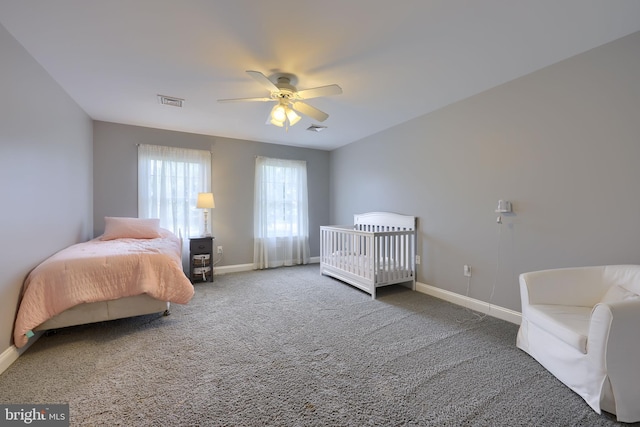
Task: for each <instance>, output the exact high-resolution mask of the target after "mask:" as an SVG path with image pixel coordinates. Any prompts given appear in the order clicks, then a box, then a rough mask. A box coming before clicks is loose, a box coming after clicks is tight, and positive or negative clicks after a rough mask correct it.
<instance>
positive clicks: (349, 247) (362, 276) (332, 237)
mask: <svg viewBox="0 0 640 427" xmlns="http://www.w3.org/2000/svg"><path fill="white" fill-rule="evenodd" d="M353 222H354V225H353V226H322V227H320V273H321V274H324V275H326V276H331V277H334V278H336V279H339V280H341V281H343V282H346V283H348V284H350V285H352V286H355V287H357V288H359V289H361V290H363V291H365V292H367V293H369V294H371V297H372V298H374V299H375V297H376V288H379V287H382V286H388V285H393V284H396V283H410V284H411V289H412V290H415V287H416V273H415V260H416V257H415V246H416V230H415V228H416V217H414V216H408V215H399V214H395V213H390V212H369V213H365V214H357V215H354V216H353Z"/></svg>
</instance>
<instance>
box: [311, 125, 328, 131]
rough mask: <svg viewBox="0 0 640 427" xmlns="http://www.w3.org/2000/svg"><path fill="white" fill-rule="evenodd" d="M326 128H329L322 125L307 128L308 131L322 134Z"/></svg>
mask: <svg viewBox="0 0 640 427" xmlns="http://www.w3.org/2000/svg"><path fill="white" fill-rule="evenodd" d="M326 128H327V127H326V126H322V125H311V126H309V127H308V128H307V130H310V131H311V132H322V131H323V130H325V129H326Z"/></svg>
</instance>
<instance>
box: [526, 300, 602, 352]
mask: <svg viewBox="0 0 640 427" xmlns="http://www.w3.org/2000/svg"><path fill="white" fill-rule="evenodd" d="M528 317H529V321H530V322H531V323H534V324H536V325H537V326H538V327H539V328H542V329H544V330H545V331H546V332H548V333H549V334H551V335H554V336H555V337H556V338H558V339H560V340H562V341H563V342H565V343H567V344H569V345H570V346H571V347H573V348H575V349H576V350H580V351H581V352H582V353H583V354H587V336H588V335H589V321H590V319H591V307H581V306H569V305H555V304H544V305H543V304H536V305H531V306H529V311H528Z"/></svg>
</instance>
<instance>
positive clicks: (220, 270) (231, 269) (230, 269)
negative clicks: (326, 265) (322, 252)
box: [213, 256, 320, 276]
mask: <svg viewBox="0 0 640 427" xmlns="http://www.w3.org/2000/svg"><path fill="white" fill-rule="evenodd" d="M319 263H320V257H319V256H312V257H311V258H309V264H319ZM251 270H253V264H235V265H223V266H222V267H215V268H214V269H213V275H214V276H218V275H221V274H229V273H239V272H241V271H251Z"/></svg>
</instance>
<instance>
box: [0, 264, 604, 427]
mask: <svg viewBox="0 0 640 427" xmlns="http://www.w3.org/2000/svg"><path fill="white" fill-rule="evenodd" d="M466 319H474V316H473V315H472V313H470V312H469V311H467V310H465V309H464V308H461V307H458V306H455V305H452V304H449V303H447V302H443V301H441V300H438V299H435V298H432V297H429V296H427V295H423V294H420V293H417V292H412V291H410V290H408V289H406V288H404V287H401V286H393V287H389V288H384V289H382V290H381V291H380V292H379V297H378V299H377V300H372V299H371V298H370V296H369V295H367V294H365V293H363V292H361V291H359V290H357V289H355V288H353V287H350V286H348V285H346V284H344V283H341V282H338V281H336V280H334V279H331V278H328V277H323V276H321V275H320V274H319V268H318V265H317V264H316V265H311V266H303V267H288V268H281V269H275V270H268V271H260V272H248V273H236V274H229V275H225V276H220V277H217V278H216V281H215V282H214V283H205V284H198V285H196V295H195V297H194V299H193V300H192V301H191V303H189V304H188V305H186V306H173V308H172V314H171V316H169V317H165V318H163V317H159V316H157V315H150V316H142V317H137V318H133V319H125V320H116V321H112V322H104V323H98V324H94V325H85V326H78V327H73V328H66V329H62V330H60V331H58V332H57V333H56V334H55V335H52V336H47V337H42V338H41V339H40V340H39V341H37V342H36V343H35V344H34V345H33V346H32V347H31V348H30V349H29V350H28V351H27V352H25V354H24V355H23V356H21V357H20V358H19V360H18V361H17V362H15V363H14V364H13V365H12V366H11V367H10V368H9V369H8V370H7V371H6V372H4V373H3V374H2V375H1V376H0V402H3V403H31V404H34V403H69V405H70V413H71V424H72V425H106V426H116V425H118V426H120V425H121V426H143V425H157V426H174V425H176V426H177V425H184V426H405V425H406V426H518V425H522V426H610V425H616V423H615V418H613V417H612V416H611V415H597V414H596V413H595V412H593V411H592V410H591V409H590V408H589V407H588V406H587V405H586V403H584V402H583V400H582V399H581V398H579V397H578V396H577V395H576V394H574V393H573V392H572V391H570V390H569V389H567V388H566V387H565V386H563V385H562V384H561V383H560V382H558V381H557V380H556V379H555V378H554V377H553V376H551V375H550V374H549V373H548V372H547V371H545V370H544V369H543V368H542V367H541V366H540V365H538V363H537V362H535V361H534V360H533V359H531V358H530V357H529V356H528V355H526V354H525V353H523V352H521V351H520V350H518V349H516V347H515V345H514V343H515V336H516V332H517V326H516V325H513V324H510V323H507V322H504V321H501V320H497V319H494V318H491V317H487V318H485V319H484V320H482V321H480V322H477V321H472V320H468V321H465V320H466Z"/></svg>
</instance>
